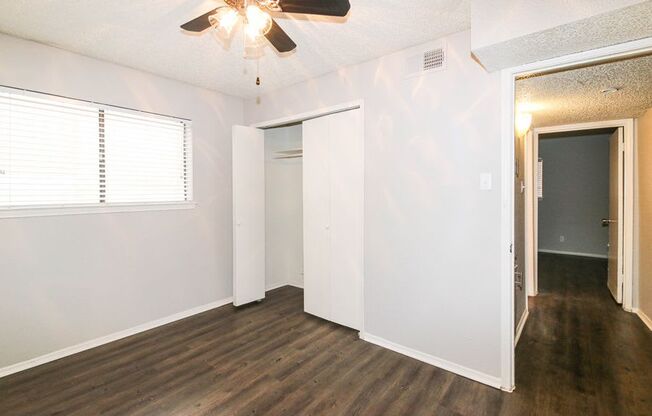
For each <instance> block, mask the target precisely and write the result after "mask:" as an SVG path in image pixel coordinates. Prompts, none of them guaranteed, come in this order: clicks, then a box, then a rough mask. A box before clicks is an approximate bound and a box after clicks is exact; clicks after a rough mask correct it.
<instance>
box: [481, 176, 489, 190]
mask: <svg viewBox="0 0 652 416" xmlns="http://www.w3.org/2000/svg"><path fill="white" fill-rule="evenodd" d="M480 190H482V191H490V190H491V173H481V174H480Z"/></svg>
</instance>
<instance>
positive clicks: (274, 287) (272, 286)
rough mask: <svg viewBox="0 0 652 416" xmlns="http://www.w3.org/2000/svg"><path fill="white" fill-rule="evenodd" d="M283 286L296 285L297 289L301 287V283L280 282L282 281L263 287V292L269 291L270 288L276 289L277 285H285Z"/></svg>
mask: <svg viewBox="0 0 652 416" xmlns="http://www.w3.org/2000/svg"><path fill="white" fill-rule="evenodd" d="M285 286H292V287H296V288H297V289H303V285H301V284H299V283H297V282H290V281H287V282H282V283H276V284H273V285H270V286H266V287H265V292H269V291H270V290H274V289H278V288H279V287H285Z"/></svg>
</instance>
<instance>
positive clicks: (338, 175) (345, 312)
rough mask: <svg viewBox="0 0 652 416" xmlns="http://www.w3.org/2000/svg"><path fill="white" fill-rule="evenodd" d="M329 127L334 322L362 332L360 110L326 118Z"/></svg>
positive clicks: (361, 161)
mask: <svg viewBox="0 0 652 416" xmlns="http://www.w3.org/2000/svg"><path fill="white" fill-rule="evenodd" d="M326 118H328V120H329V127H330V135H329V137H330V149H329V150H330V164H331V166H330V187H331V198H330V201H331V203H330V205H331V209H330V214H331V221H330V245H331V260H332V262H331V265H330V268H331V308H332V310H331V320H332V321H334V322H336V323H338V324H341V325H344V326H348V327H351V328H355V329H361V315H362V304H361V291H362V276H363V266H364V265H363V209H364V208H363V200H364V197H363V195H364V183H363V178H364V166H363V161H364V156H363V147H362V146H363V140H362V120H361V111H360V110H350V111H346V112H343V113H337V114H333V115H330V116H327V117H326Z"/></svg>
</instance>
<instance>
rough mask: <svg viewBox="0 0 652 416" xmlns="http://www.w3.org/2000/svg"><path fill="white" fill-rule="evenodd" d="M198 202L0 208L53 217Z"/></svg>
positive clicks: (2, 212) (2, 213)
mask: <svg viewBox="0 0 652 416" xmlns="http://www.w3.org/2000/svg"><path fill="white" fill-rule="evenodd" d="M195 207H197V203H196V202H157V203H140V204H110V205H107V204H89V205H57V206H38V207H20V208H2V209H0V219H2V218H22V217H51V216H57V215H77V214H108V213H115V212H141V211H169V210H178V209H193V208H195Z"/></svg>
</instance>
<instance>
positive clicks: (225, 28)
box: [208, 6, 240, 39]
mask: <svg viewBox="0 0 652 416" xmlns="http://www.w3.org/2000/svg"><path fill="white" fill-rule="evenodd" d="M239 18H240V15H239V14H238V12H237V11H236V10H234V9H232V8H231V7H226V6H225V7H220V8H219V9H217V12H216V13H215V14H214V15H211V16H209V17H208V21H209V22H210V24H211V26H213V29H214V30H215V33H217V35H218V36H220V37H222V38H225V39H226V38H228V37H229V36H231V31H232V30H233V28H234V27H235V25H236V24H237V23H238V19H239Z"/></svg>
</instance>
